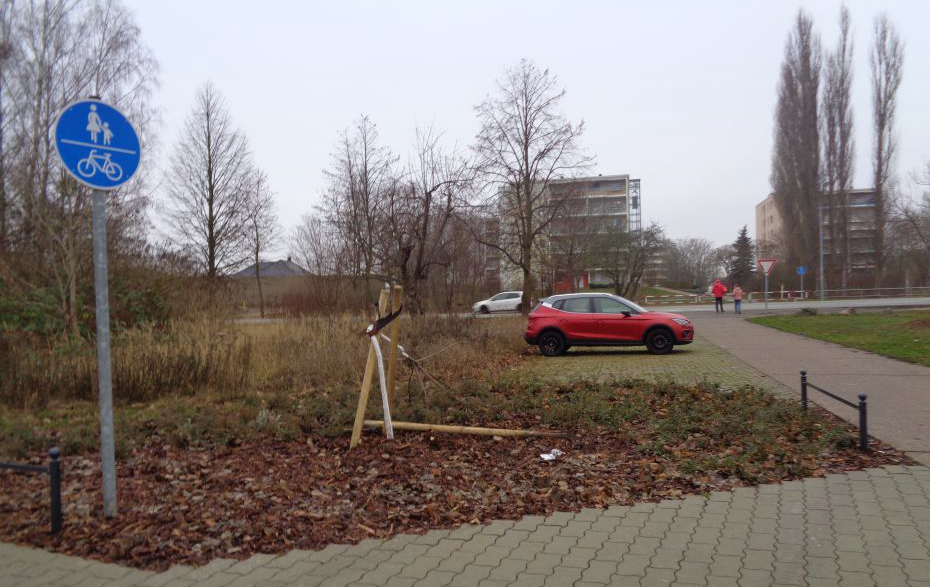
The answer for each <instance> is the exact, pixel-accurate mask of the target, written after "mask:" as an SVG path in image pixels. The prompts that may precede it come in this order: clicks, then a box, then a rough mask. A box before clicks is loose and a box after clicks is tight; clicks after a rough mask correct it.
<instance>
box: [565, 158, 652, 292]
mask: <svg viewBox="0 0 930 587" xmlns="http://www.w3.org/2000/svg"><path fill="white" fill-rule="evenodd" d="M549 192H550V198H551V201H552V202H553V203H559V204H560V205H561V207H562V211H561V213H560V214H559V216H557V217H556V218H555V219H553V221H552V224H551V226H550V227H549V231H548V251H549V256H550V265H551V267H552V269H553V270H552V277H551V279H552V284H551V285H552V287H553V289H554V290H556V291H574V290H578V289H583V288H587V287H590V286H591V284H596V285H599V284H606V283H607V282H608V281H609V279H608V278H607V277H606V276H605V275H603V274H602V272H601V271H599V270H598V269H597V268H596V267H588V266H586V264H585V263H584V260H583V257H584V252H585V247H586V245H587V244H588V243H590V242H591V239H592V238H596V237H601V236H604V235H610V234H618V233H624V232H629V231H631V230H639V229H640V227H641V223H642V221H641V218H642V208H641V202H640V180H638V179H630V176H629V175H628V174H622V175H598V176H596V177H579V178H572V179H559V180H555V181H553V182H551V183H550V185H549ZM573 255H574V256H575V258H576V259H577V261H575V260H574V259H571V258H570V257H571V256H573Z"/></svg>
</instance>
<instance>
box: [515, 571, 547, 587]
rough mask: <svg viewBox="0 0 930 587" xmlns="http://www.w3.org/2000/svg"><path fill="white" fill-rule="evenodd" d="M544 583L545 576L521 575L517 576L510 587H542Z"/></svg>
mask: <svg viewBox="0 0 930 587" xmlns="http://www.w3.org/2000/svg"><path fill="white" fill-rule="evenodd" d="M545 582H546V575H528V574H526V573H523V574H521V575H519V576H517V580H516V581H514V582H513V584H512V586H511V587H542V586H543V584H544V583H545Z"/></svg>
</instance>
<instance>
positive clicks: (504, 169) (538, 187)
mask: <svg viewBox="0 0 930 587" xmlns="http://www.w3.org/2000/svg"><path fill="white" fill-rule="evenodd" d="M497 90H498V92H497V95H496V96H494V97H489V98H487V99H486V100H485V101H484V102H482V103H481V104H479V105H478V106H476V107H475V111H476V113H477V115H478V121H479V123H480V124H481V129H480V131H479V132H478V136H477V137H476V142H475V145H474V147H473V148H474V151H475V153H476V154H477V157H478V167H479V169H480V170H481V172H482V174H483V177H484V179H485V181H486V184H487V186H488V187H489V188H490V193H489V194H488V199H489V200H491V201H492V202H493V203H492V206H493V207H494V208H495V209H496V211H497V214H498V215H499V217H500V226H501V230H500V239H499V240H498V241H497V242H493V241H491V240H488V239H484V238H483V236H482V235H481V234H480V233H479V234H476V235H475V236H476V238H478V239H479V241H481V242H482V243H483V244H485V245H486V246H491V247H494V248H497V249H498V250H500V251H501V253H503V255H504V256H506V257H507V259H508V260H510V262H511V263H513V264H514V265H516V266H517V267H519V268H520V270H521V271H522V273H523V300H522V304H521V307H522V309H523V312H524V313H526V312H529V307H530V299H531V297H532V296H533V292H534V290H535V279H534V276H533V272H534V263H533V257H534V255H533V253H534V250H533V249H534V243H535V242H536V239H537V237H539V235H540V234H542V233H543V231H545V230H546V228H547V227H548V226H549V223H550V222H551V221H552V219H553V218H554V217H555V215H556V213H557V212H558V208H559V206H558V205H556V204H554V203H553V202H551V201H550V198H549V194H548V188H549V182H550V181H551V180H553V179H556V178H559V177H562V176H570V175H572V174H574V173H576V172H578V171H579V170H581V169H584V168H585V167H587V166H588V165H589V164H590V162H591V158H589V157H585V156H583V155H582V154H581V151H580V147H579V145H578V139H579V137H580V136H581V134H582V133H583V131H584V122H580V123H578V124H573V123H572V122H570V121H569V120H568V119H567V118H566V117H565V115H564V114H562V112H561V111H560V109H559V107H560V102H561V100H562V98H563V97H564V96H565V90H563V89H560V88H559V85H558V80H557V79H556V78H555V76H553V75H551V74H550V73H549V70H540V69H539V68H538V67H537V66H536V65H535V64H534V63H532V62H531V61H528V60H526V59H524V60H521V61H520V63H519V65H517V67H515V68H513V69H509V70H507V72H506V73H505V74H504V77H503V79H501V80H499V81H498V83H497Z"/></svg>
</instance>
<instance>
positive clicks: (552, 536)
mask: <svg viewBox="0 0 930 587" xmlns="http://www.w3.org/2000/svg"><path fill="white" fill-rule="evenodd" d="M130 585H137V586H141V587H190V586H193V585H199V586H204V587H219V586H226V585H229V586H235V587H250V586H267V587H275V586H291V585H293V586H298V585H302V586H307V587H311V586H320V587H323V586H327V587H337V586H341V587H347V586H350V585H357V586H360V587H361V586H368V587H372V586H384V587H413V586H417V587H427V586H435V587H441V586H446V585H448V586H450V587H475V586H477V587H498V586H504V585H520V586H525V587H531V586H537V587H538V586H554V587H566V586H569V585H572V586H574V587H595V586H598V585H624V586H626V585H630V586H641V587H647V586H657V585H680V586H685V585H709V586H712V587H726V586H731V585H734V586H742V587H750V586H766V585H785V586H788V585H800V586H809V587H826V586H830V585H833V586H850V587H854V586H865V585H875V586H880V587H895V586H906V587H930V469H928V468H927V467H887V468H881V469H870V470H867V471H859V472H852V473H848V474H843V475H829V476H827V477H826V478H822V479H805V480H804V481H796V482H791V483H785V484H781V485H765V486H761V487H758V488H745V489H737V490H735V491H733V492H713V493H711V494H710V495H709V496H707V497H703V496H692V497H688V498H686V499H683V500H666V501H662V502H661V503H647V504H637V505H634V506H632V507H611V508H608V509H604V510H599V509H585V510H582V511H581V512H579V513H575V514H573V513H557V514H554V515H552V516H549V517H545V518H544V517H538V516H529V517H526V518H523V519H522V520H519V521H516V522H513V521H506V522H494V523H493V524H490V525H488V526H464V527H461V528H459V529H456V530H452V531H448V530H439V531H432V532H429V533H427V534H425V535H422V536H409V535H405V536H399V537H396V538H393V539H391V540H387V541H376V540H369V541H365V542H363V543H361V544H359V545H356V546H329V547H327V548H325V549H324V550H322V551H293V552H290V553H288V554H286V555H283V556H272V555H255V556H253V557H251V558H249V559H247V560H245V561H240V562H236V561H230V560H217V561H214V562H212V563H210V564H209V565H207V566H204V567H201V568H196V569H195V568H191V567H184V566H179V567H174V568H172V569H171V570H169V571H167V572H165V573H160V574H155V573H149V572H143V571H135V570H131V569H127V568H123V567H118V566H115V565H105V564H101V563H96V562H90V561H84V560H80V559H75V558H70V557H66V556H62V555H54V554H49V553H46V552H43V551H38V550H31V549H26V548H21V547H17V546H11V545H3V544H0V587H7V586H10V587H12V586H16V587H41V586H55V587H57V586H61V587H65V586H80V587H101V586H114V587H115V586H130Z"/></svg>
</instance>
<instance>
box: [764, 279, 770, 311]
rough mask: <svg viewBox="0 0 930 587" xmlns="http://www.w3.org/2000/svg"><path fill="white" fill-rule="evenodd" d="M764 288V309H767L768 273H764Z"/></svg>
mask: <svg viewBox="0 0 930 587" xmlns="http://www.w3.org/2000/svg"><path fill="white" fill-rule="evenodd" d="M764 289H765V294H764V296H765V309H766V310H768V309H769V274H768V273H766V274H765V286H764Z"/></svg>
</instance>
